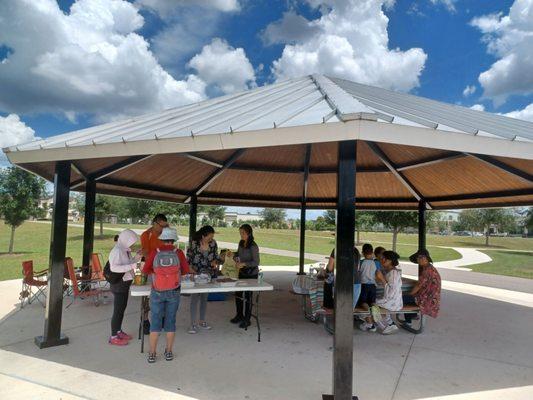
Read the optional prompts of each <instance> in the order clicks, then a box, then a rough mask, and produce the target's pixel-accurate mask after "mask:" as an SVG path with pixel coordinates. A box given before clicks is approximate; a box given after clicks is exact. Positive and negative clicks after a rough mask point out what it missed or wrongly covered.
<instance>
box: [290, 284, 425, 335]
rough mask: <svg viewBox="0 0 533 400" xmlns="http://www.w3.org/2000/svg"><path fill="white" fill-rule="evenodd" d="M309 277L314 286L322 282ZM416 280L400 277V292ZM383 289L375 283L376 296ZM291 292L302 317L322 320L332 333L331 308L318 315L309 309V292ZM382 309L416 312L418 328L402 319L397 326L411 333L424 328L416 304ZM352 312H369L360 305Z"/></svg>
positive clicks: (312, 320) (362, 315)
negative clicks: (299, 302) (393, 308)
mask: <svg viewBox="0 0 533 400" xmlns="http://www.w3.org/2000/svg"><path fill="white" fill-rule="evenodd" d="M309 279H312V280H313V281H314V285H316V286H318V285H323V284H324V281H323V280H319V279H317V278H316V275H312V274H310V276H309ZM416 282H417V281H416V280H414V279H410V278H404V277H402V293H404V294H405V293H409V292H410V291H411V289H412V288H413V286H414V285H415V284H416ZM383 291H384V288H383V286H381V285H377V287H376V296H377V297H380V296H383ZM291 292H292V293H293V294H295V295H298V296H299V297H300V299H301V307H302V311H303V314H304V317H305V318H306V319H308V320H309V321H311V322H317V321H319V320H322V321H323V323H324V329H325V330H326V331H327V332H328V333H331V334H333V332H334V331H335V327H334V321H333V310H332V309H325V311H324V312H321V313H320V314H318V315H313V313H312V310H311V302H310V296H309V292H306V291H302V292H299V293H297V292H294V291H291ZM382 311H383V313H385V312H388V313H390V314H392V315H396V316H399V315H403V314H408V313H409V314H411V313H412V314H417V317H416V319H418V320H419V327H418V328H414V327H411V326H410V325H407V324H405V323H404V321H402V320H399V319H398V322H399V323H400V324H399V326H400V327H401V328H403V329H405V330H407V331H409V332H411V333H414V334H419V333H422V331H423V330H424V317H423V315H422V314H421V313H420V309H419V308H418V306H414V305H405V306H404V307H403V308H402V309H401V310H399V311H387V310H382ZM353 314H354V317H365V316H368V315H370V312H369V311H368V310H366V309H363V308H362V307H356V308H355V309H354V312H353Z"/></svg>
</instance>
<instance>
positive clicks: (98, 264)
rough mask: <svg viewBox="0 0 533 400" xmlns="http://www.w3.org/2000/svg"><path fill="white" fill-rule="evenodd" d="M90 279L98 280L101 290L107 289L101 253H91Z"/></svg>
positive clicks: (107, 283) (107, 284)
mask: <svg viewBox="0 0 533 400" xmlns="http://www.w3.org/2000/svg"><path fill="white" fill-rule="evenodd" d="M91 279H93V280H95V281H98V283H99V286H100V287H101V288H102V289H103V290H109V289H110V288H109V282H107V281H106V280H105V277H104V267H103V266H102V255H101V254H100V253H92V254H91Z"/></svg>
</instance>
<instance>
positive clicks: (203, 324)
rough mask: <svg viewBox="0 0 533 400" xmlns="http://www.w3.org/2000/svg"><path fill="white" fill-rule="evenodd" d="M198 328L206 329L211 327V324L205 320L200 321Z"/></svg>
mask: <svg viewBox="0 0 533 400" xmlns="http://www.w3.org/2000/svg"><path fill="white" fill-rule="evenodd" d="M200 329H203V330H204V331H208V330H210V329H211V326H210V325H209V324H208V323H207V322H205V321H204V322H200Z"/></svg>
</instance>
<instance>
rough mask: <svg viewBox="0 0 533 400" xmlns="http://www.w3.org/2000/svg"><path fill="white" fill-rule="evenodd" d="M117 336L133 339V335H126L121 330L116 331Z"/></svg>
mask: <svg viewBox="0 0 533 400" xmlns="http://www.w3.org/2000/svg"><path fill="white" fill-rule="evenodd" d="M117 336H118V337H119V338H121V339H124V340H131V339H133V337H132V336H131V335H128V334H127V333H126V332H122V331H120V332H118V333H117Z"/></svg>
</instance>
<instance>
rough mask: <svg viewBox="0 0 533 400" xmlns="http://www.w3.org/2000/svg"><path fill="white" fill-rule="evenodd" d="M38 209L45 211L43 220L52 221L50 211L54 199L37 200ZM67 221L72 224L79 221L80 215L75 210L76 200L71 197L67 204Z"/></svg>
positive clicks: (52, 207)
mask: <svg viewBox="0 0 533 400" xmlns="http://www.w3.org/2000/svg"><path fill="white" fill-rule="evenodd" d="M39 208H42V209H43V210H44V211H45V215H44V219H50V220H51V219H52V211H53V209H54V198H53V197H45V198H43V199H40V200H39ZM68 220H69V221H72V222H79V221H80V213H79V211H78V210H77V209H76V199H75V198H73V197H71V198H70V199H69V203H68Z"/></svg>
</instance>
